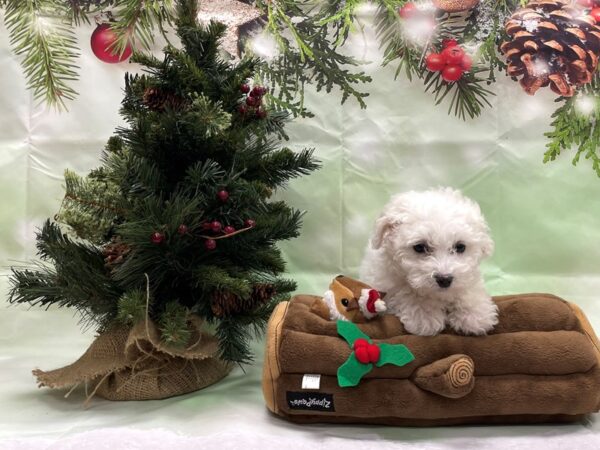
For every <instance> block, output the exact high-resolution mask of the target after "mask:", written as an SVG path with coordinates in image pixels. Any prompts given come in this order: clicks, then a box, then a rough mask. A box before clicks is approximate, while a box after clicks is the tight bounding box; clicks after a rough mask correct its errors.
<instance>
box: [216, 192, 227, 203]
mask: <svg viewBox="0 0 600 450" xmlns="http://www.w3.org/2000/svg"><path fill="white" fill-rule="evenodd" d="M217 198H218V199H219V200H221V201H222V202H223V203H225V202H226V201H227V200H228V199H229V192H227V191H226V190H225V189H223V190H222V191H219V192H217Z"/></svg>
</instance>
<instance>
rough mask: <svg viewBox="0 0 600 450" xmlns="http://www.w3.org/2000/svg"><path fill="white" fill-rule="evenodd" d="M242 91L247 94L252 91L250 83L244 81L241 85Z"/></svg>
mask: <svg viewBox="0 0 600 450" xmlns="http://www.w3.org/2000/svg"><path fill="white" fill-rule="evenodd" d="M240 91H242V93H244V94H247V93H248V92H250V85H248V84H246V83H244V84H242V85H241V86H240Z"/></svg>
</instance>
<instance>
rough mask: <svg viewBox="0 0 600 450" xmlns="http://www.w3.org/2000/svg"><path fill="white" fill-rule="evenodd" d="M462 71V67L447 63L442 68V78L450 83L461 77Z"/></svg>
mask: <svg viewBox="0 0 600 450" xmlns="http://www.w3.org/2000/svg"><path fill="white" fill-rule="evenodd" d="M462 73H463V70H462V67H460V66H459V65H456V64H449V65H447V66H446V67H444V70H442V78H443V79H444V80H445V81H447V82H449V83H452V82H454V81H458V80H460V79H461V77H462Z"/></svg>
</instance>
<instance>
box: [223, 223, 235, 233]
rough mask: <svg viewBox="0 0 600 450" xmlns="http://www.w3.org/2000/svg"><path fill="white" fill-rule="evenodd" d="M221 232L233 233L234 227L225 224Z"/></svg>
mask: <svg viewBox="0 0 600 450" xmlns="http://www.w3.org/2000/svg"><path fill="white" fill-rule="evenodd" d="M223 232H224V233H225V234H231V233H235V228H233V227H232V226H231V225H227V226H226V227H225V228H223Z"/></svg>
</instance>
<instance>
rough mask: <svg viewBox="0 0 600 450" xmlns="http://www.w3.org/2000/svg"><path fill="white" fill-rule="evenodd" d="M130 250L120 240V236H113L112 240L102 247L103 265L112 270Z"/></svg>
mask: <svg viewBox="0 0 600 450" xmlns="http://www.w3.org/2000/svg"><path fill="white" fill-rule="evenodd" d="M129 252H131V247H130V246H129V245H128V244H126V243H124V242H122V241H121V238H119V237H113V238H112V240H111V241H110V242H109V243H108V244H106V245H105V246H104V247H103V248H102V254H103V255H104V267H106V268H107V269H110V270H112V269H113V268H114V267H115V266H117V265H118V264H121V263H122V262H123V261H124V260H125V258H126V257H127V255H128V254H129Z"/></svg>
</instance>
